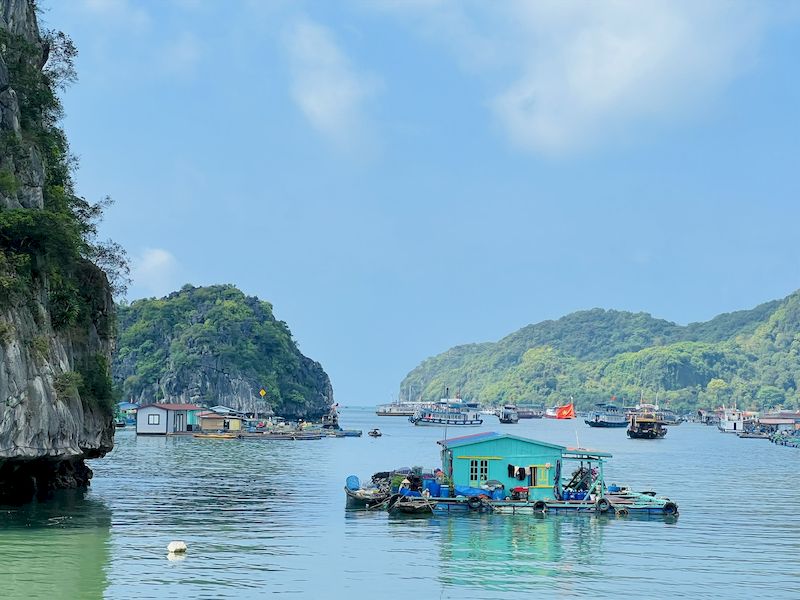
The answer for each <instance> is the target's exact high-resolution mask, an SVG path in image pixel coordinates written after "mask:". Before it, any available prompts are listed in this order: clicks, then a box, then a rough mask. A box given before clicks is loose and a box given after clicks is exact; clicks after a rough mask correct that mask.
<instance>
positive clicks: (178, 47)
mask: <svg viewBox="0 0 800 600" xmlns="http://www.w3.org/2000/svg"><path fill="white" fill-rule="evenodd" d="M162 52H163V62H162V67H163V69H164V71H166V72H167V73H171V74H174V75H190V74H192V73H193V72H194V71H195V69H196V67H197V65H198V64H199V62H200V59H201V58H202V57H203V47H202V45H201V43H200V40H198V39H197V36H196V35H194V34H193V33H191V32H188V31H185V32H183V33H182V34H181V35H180V36H179V37H178V38H177V39H176V40H174V41H173V42H171V43H169V44H167V46H166V47H165V48H164V50H163V51H162Z"/></svg>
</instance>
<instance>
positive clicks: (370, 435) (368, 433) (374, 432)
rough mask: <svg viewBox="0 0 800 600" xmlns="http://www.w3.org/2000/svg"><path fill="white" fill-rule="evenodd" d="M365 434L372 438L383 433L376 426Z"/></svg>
mask: <svg viewBox="0 0 800 600" xmlns="http://www.w3.org/2000/svg"><path fill="white" fill-rule="evenodd" d="M367 435H368V436H369V437H374V438H376V437H381V436H382V435H383V434H382V433H381V430H380V429H378V428H377V427H376V428H375V429H373V430H372V431H368V432H367Z"/></svg>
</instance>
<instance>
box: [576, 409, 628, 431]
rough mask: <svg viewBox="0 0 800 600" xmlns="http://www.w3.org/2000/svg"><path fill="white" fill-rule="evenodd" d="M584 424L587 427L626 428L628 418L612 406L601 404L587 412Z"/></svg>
mask: <svg viewBox="0 0 800 600" xmlns="http://www.w3.org/2000/svg"><path fill="white" fill-rule="evenodd" d="M584 423H586V424H587V425H588V426H589V427H626V426H627V425H628V418H627V417H626V416H625V413H623V412H621V411H620V410H619V408H617V407H616V406H614V405H613V404H605V403H601V404H598V405H597V409H596V410H593V411H590V412H589V414H588V415H587V416H586V420H585V421H584Z"/></svg>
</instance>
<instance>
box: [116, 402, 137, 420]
mask: <svg viewBox="0 0 800 600" xmlns="http://www.w3.org/2000/svg"><path fill="white" fill-rule="evenodd" d="M137 410H139V405H138V404H134V403H133V402H118V403H117V418H118V419H121V420H122V421H123V422H124V423H125V425H135V424H136V411H137Z"/></svg>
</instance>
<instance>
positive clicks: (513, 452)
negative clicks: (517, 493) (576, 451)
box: [439, 431, 567, 501]
mask: <svg viewBox="0 0 800 600" xmlns="http://www.w3.org/2000/svg"><path fill="white" fill-rule="evenodd" d="M439 445H440V446H441V447H442V470H443V471H444V472H445V474H446V475H447V476H448V477H449V478H450V480H451V481H452V482H453V483H454V484H455V485H458V486H469V487H474V488H478V487H480V486H481V485H484V484H486V482H487V481H498V482H500V483H502V484H503V486H504V487H505V489H506V490H511V489H514V488H518V487H525V488H528V500H529V501H530V500H544V499H551V498H553V488H554V486H555V485H556V484H557V483H558V478H559V475H560V470H561V461H562V459H563V458H564V456H565V454H566V453H567V448H566V447H565V446H559V445H558V444H550V443H547V442H540V441H537V440H529V439H526V438H522V437H517V436H515V435H508V434H505V433H504V434H500V433H495V432H493V431H490V432H485V433H476V434H473V435H465V436H463V437H457V438H451V439H449V440H441V441H439Z"/></svg>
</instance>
